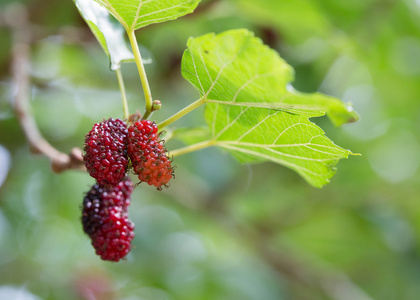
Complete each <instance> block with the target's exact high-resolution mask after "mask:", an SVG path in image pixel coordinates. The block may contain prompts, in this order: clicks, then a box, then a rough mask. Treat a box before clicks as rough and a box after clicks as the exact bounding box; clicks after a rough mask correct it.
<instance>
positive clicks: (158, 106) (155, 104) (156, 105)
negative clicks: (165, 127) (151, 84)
mask: <svg viewBox="0 0 420 300" xmlns="http://www.w3.org/2000/svg"><path fill="white" fill-rule="evenodd" d="M161 107H162V103H161V102H160V101H159V100H155V101H153V104H152V111H156V110H159V109H161Z"/></svg>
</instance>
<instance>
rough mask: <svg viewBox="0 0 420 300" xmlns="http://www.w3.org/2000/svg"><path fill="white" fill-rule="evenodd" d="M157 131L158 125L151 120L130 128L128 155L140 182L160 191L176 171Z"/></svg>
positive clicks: (142, 121) (140, 122) (139, 122)
mask: <svg viewBox="0 0 420 300" xmlns="http://www.w3.org/2000/svg"><path fill="white" fill-rule="evenodd" d="M157 131H158V128H157V125H156V124H155V123H154V122H151V121H149V120H140V121H137V122H136V123H134V124H133V125H132V126H130V127H129V128H128V147H127V153H128V156H129V157H130V159H131V163H132V166H133V169H134V172H135V173H136V174H137V175H138V178H139V180H140V181H144V182H147V183H148V184H149V185H154V186H155V187H156V188H157V189H159V190H160V189H161V188H162V186H166V187H167V186H168V183H169V181H170V180H171V178H172V177H173V176H174V170H173V167H172V166H171V161H170V159H169V158H168V156H167V150H166V148H165V146H164V145H163V142H162V141H160V140H159V135H158V134H157Z"/></svg>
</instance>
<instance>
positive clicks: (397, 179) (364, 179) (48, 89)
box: [0, 0, 420, 300]
mask: <svg viewBox="0 0 420 300" xmlns="http://www.w3.org/2000/svg"><path fill="white" fill-rule="evenodd" d="M12 2H18V1H10V0H6V1H2V3H1V4H0V12H2V13H1V14H0V17H2V19H3V20H4V19H5V17H6V16H5V14H4V13H3V12H4V11H6V10H5V8H6V7H7V6H8V5H10V3H12ZM20 2H21V3H23V4H24V5H26V6H27V7H28V8H29V14H30V20H31V22H32V23H33V25H34V26H33V27H34V31H35V32H36V36H37V37H38V38H37V39H35V40H34V42H33V43H32V45H31V46H32V48H31V51H32V57H31V60H32V63H31V66H30V74H31V80H32V87H31V91H32V101H31V105H32V110H33V113H34V115H35V117H36V120H37V122H38V124H39V126H40V129H41V131H42V133H43V134H44V135H45V137H46V138H47V139H48V140H49V141H50V142H51V143H52V144H53V145H54V146H56V147H57V148H58V149H60V150H62V151H64V152H68V151H69V149H71V148H72V147H75V146H81V145H82V142H83V136H84V134H85V133H86V132H87V131H88V130H89V129H90V128H91V126H92V124H93V123H95V122H97V121H98V120H101V119H103V118H108V117H111V116H112V117H122V109H121V104H120V102H121V101H120V94H119V91H118V86H117V82H116V79H115V75H114V74H113V73H112V72H110V71H109V66H108V60H107V57H106V55H105V53H104V52H103V50H102V49H101V48H100V46H99V44H98V43H97V41H96V40H95V38H94V36H93V35H92V34H91V33H90V31H89V28H88V27H87V26H86V25H85V23H84V22H83V20H82V19H81V18H80V16H79V13H78V11H77V9H76V8H75V6H74V4H73V2H72V1H49V0H27V1H20ZM0 26H1V27H0V100H1V101H0V145H1V148H0V150H1V153H2V154H1V155H0V172H2V174H3V173H5V172H6V171H7V169H8V166H10V170H9V171H8V175H7V178H6V180H5V182H4V183H3V185H2V186H1V187H0V299H15V298H17V297H14V296H12V295H13V293H15V295H16V293H20V294H21V295H23V294H25V295H26V296H25V297H26V298H24V299H63V300H67V299H69V300H70V299H127V300H128V299H130V300H134V299H152V300H155V299H156V300H160V299H162V300H167V299H170V300H172V299H182V300H189V299H191V300H197V299H211V300H215V299H216V300H219V299H229V300H231V299H246V300H248V299H264V300H270V299H299V300H300V299H308V300H317V299H340V300H341V299H362V300H363V299H381V300H383V299H384V300H393V299H413V300H416V299H418V295H419V294H420V285H419V283H420V272H419V270H420V252H419V250H420V249H419V238H420V203H419V201H420V196H419V195H420V171H419V164H420V138H419V137H420V125H419V124H420V101H419V100H420V99H419V98H420V4H419V2H418V1H415V0H353V1H336V0H299V1H287V0H260V1H253V0H219V1H210V0H209V1H203V2H202V3H201V4H200V5H199V7H198V8H197V10H196V12H195V13H194V14H192V15H188V16H186V17H183V18H180V19H178V20H176V21H171V22H166V23H162V24H156V25H150V26H148V27H146V28H144V29H142V30H141V31H140V32H139V33H138V40H139V42H140V43H141V44H142V46H143V47H144V48H145V49H146V51H148V52H147V53H149V54H148V56H149V57H151V58H152V60H153V63H152V64H149V65H147V66H146V69H147V72H148V75H149V82H150V85H151V89H152V93H153V95H154V97H157V98H158V99H160V100H161V101H162V103H163V109H162V110H161V111H159V112H158V113H155V114H154V115H153V117H154V118H156V121H162V120H164V119H165V118H166V117H169V116H170V115H171V114H172V113H174V112H175V111H177V110H179V109H181V108H183V107H184V106H186V105H187V104H189V103H191V102H192V101H193V100H195V99H196V98H197V93H196V91H195V90H194V89H193V88H192V87H191V86H190V85H189V83H188V82H186V81H185V80H184V79H183V78H182V77H181V71H180V60H181V55H182V53H183V51H184V50H185V48H186V42H187V39H188V37H190V36H200V35H202V34H205V33H208V32H215V33H220V32H222V31H225V30H228V29H235V28H247V29H249V30H252V31H254V32H255V34H256V36H259V37H261V38H262V39H263V40H264V42H265V43H266V44H268V45H270V46H271V47H272V48H274V49H276V50H277V51H279V53H280V54H281V56H282V57H283V58H284V59H285V60H286V61H287V62H288V63H289V64H291V65H292V66H293V67H294V68H295V70H296V80H295V82H294V83H293V86H294V87H295V88H296V89H298V90H300V91H303V92H316V91H320V92H323V93H326V94H329V95H332V96H335V97H338V98H341V99H343V100H345V101H352V102H353V104H354V107H355V109H356V110H357V111H358V113H359V114H360V115H361V120H360V121H359V122H358V123H355V124H349V125H344V126H343V127H342V128H339V129H337V128H334V127H333V126H332V125H331V123H330V122H329V120H328V119H327V118H316V119H312V121H314V122H316V123H317V124H319V125H320V126H321V127H322V128H323V129H324V130H325V131H326V133H327V135H328V136H329V137H330V138H331V139H332V140H333V141H335V142H336V143H337V144H338V145H340V146H342V147H343V148H346V149H352V151H354V152H356V153H361V154H362V155H363V156H361V157H352V158H351V159H349V160H343V161H341V162H340V163H339V164H338V172H337V173H336V175H335V176H334V177H333V178H332V180H331V183H330V184H328V185H326V186H325V187H324V188H322V189H315V188H313V187H311V186H309V185H308V184H307V183H306V182H305V181H304V180H303V179H302V178H300V177H299V175H297V174H296V173H294V172H293V171H291V170H289V169H286V168H284V167H281V166H278V165H274V164H271V163H264V164H260V165H252V166H247V165H239V164H238V163H237V162H236V161H235V160H234V159H233V158H231V157H230V156H229V155H228V154H227V153H226V152H223V151H220V150H217V149H213V148H210V149H206V150H202V151H199V152H196V153H192V154H188V155H185V156H180V157H179V158H176V161H175V164H176V165H177V169H176V179H175V180H174V181H173V182H172V183H171V187H170V188H169V189H167V190H165V191H163V192H157V191H156V190H155V189H153V188H150V187H148V186H145V185H140V186H139V187H138V188H137V189H136V190H135V193H134V195H133V199H132V206H131V208H130V219H131V220H132V221H134V223H135V224H136V231H135V233H136V238H135V239H134V246H135V248H134V249H133V250H132V252H131V254H130V255H129V256H128V259H127V261H126V262H122V263H118V264H112V263H108V262H102V261H100V259H99V258H98V257H96V255H95V254H94V252H93V249H92V247H91V245H90V242H89V239H88V237H87V236H85V235H84V234H83V232H82V228H81V225H80V221H79V218H80V205H81V202H82V198H83V195H84V193H85V192H86V191H87V190H88V189H89V187H90V186H91V185H92V184H93V180H92V178H90V177H89V176H88V175H87V174H84V173H81V172H77V171H68V172H65V173H63V174H60V175H57V174H54V173H52V172H51V171H50V164H49V162H48V160H47V159H46V158H44V157H39V156H34V155H33V154H30V152H29V149H28V144H27V141H26V140H25V138H24V136H23V133H22V131H21V129H20V127H19V124H18V122H17V120H16V117H15V116H14V114H13V111H12V106H11V103H10V98H11V95H12V93H13V91H12V90H11V86H10V80H11V77H10V72H9V69H10V59H11V53H12V48H11V45H12V32H11V31H10V29H9V28H8V27H7V26H6V25H5V22H3V21H0ZM123 72H124V75H125V79H126V87H127V89H128V98H129V106H130V110H131V111H135V110H136V109H142V108H143V99H142V94H141V91H140V83H139V80H138V74H137V73H136V69H135V66H134V65H133V64H124V65H123ZM197 124H198V125H200V124H202V125H204V119H203V110H201V109H199V110H198V111H194V112H193V113H192V114H190V115H188V116H187V117H185V118H183V119H181V120H180V121H178V122H177V123H174V126H176V127H184V126H196V125H197ZM178 146H180V145H178V144H176V143H169V144H168V147H169V148H170V149H174V148H176V147H178ZM4 153H9V154H10V160H9V159H8V155H7V154H4ZM0 177H1V176H0ZM89 293H91V294H93V295H96V296H95V297H96V298H88V296H87V295H89ZM7 297H8V298H7Z"/></svg>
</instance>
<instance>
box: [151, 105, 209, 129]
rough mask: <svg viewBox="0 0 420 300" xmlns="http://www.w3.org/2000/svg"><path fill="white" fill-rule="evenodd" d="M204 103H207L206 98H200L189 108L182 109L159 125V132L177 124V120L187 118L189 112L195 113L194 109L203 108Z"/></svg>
mask: <svg viewBox="0 0 420 300" xmlns="http://www.w3.org/2000/svg"><path fill="white" fill-rule="evenodd" d="M204 103H205V98H200V99H198V100H197V101H195V102H193V103H191V104H190V105H188V106H187V107H185V108H183V109H181V110H180V111H179V112H177V113H176V114H174V115H172V116H171V117H169V118H168V119H166V120H165V121H163V122H161V123H160V124H158V128H159V130H160V129H162V128H163V127H165V126H167V125H169V124H171V123H172V122H175V121H176V120H178V119H180V118H182V117H183V116H185V115H186V114H188V113H189V112H191V111H193V110H194V109H196V108H197V107H199V106H201V105H202V104H204Z"/></svg>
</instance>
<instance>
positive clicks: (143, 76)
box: [127, 29, 153, 119]
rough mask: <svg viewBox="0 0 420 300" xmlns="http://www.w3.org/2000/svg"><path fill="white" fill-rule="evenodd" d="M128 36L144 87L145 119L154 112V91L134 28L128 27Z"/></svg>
mask: <svg viewBox="0 0 420 300" xmlns="http://www.w3.org/2000/svg"><path fill="white" fill-rule="evenodd" d="M127 34H128V38H129V40H130V44H131V48H132V49H133V53H134V59H135V61H136V65H137V70H138V71H139V75H140V81H141V85H142V87H143V92H144V99H145V101H146V111H145V113H144V115H143V119H147V118H148V117H149V116H150V114H151V113H152V105H153V100H152V93H151V92H150V87H149V83H148V81H147V75H146V70H145V69H144V65H143V61H142V59H141V54H140V49H139V46H138V45H137V39H136V35H135V34H134V30H133V29H127Z"/></svg>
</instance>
